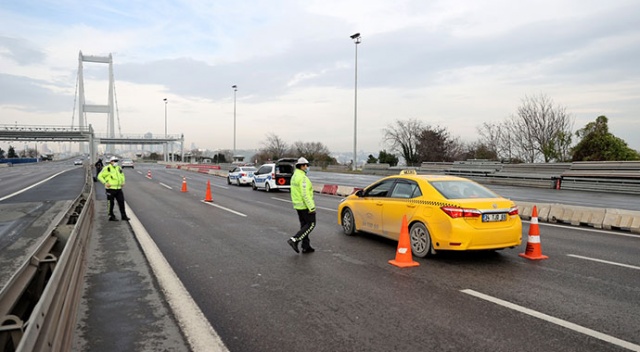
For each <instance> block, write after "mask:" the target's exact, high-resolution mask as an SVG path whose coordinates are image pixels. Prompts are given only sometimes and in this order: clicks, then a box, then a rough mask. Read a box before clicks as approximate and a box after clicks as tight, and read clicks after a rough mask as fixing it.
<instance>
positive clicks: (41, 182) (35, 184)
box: [0, 169, 71, 202]
mask: <svg viewBox="0 0 640 352" xmlns="http://www.w3.org/2000/svg"><path fill="white" fill-rule="evenodd" d="M69 170H71V169H67V170H62V171H60V172H58V173H57V174H54V175H53V176H51V177H49V178H45V179H44V180H42V181H40V182H37V183H34V184H32V185H31V186H29V187H26V188H23V189H21V190H19V191H16V192H13V193H11V194H10V195H8V196H4V197H2V198H0V202H2V201H3V200H5V199H9V198H11V197H14V196H17V195H18V194H20V193H22V192H26V191H28V190H30V189H32V188H33V187H36V186H39V185H41V184H43V183H45V182H47V181H49V180H51V179H52V178H54V177H56V176H58V175H60V174H63V173H65V172H67V171H69Z"/></svg>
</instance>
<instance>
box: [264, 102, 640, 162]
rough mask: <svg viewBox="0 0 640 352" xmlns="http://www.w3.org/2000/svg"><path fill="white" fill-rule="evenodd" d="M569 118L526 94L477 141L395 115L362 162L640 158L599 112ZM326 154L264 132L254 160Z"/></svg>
mask: <svg viewBox="0 0 640 352" xmlns="http://www.w3.org/2000/svg"><path fill="white" fill-rule="evenodd" d="M574 121H575V118H574V117H573V116H572V115H571V114H569V113H568V112H567V108H566V107H564V106H562V105H559V104H555V103H554V102H553V100H552V99H551V98H549V97H548V96H547V95H545V94H540V95H535V96H526V97H525V98H523V99H522V103H521V105H520V106H519V107H518V109H517V111H516V112H515V113H514V114H513V115H511V116H510V117H508V118H506V119H504V120H503V121H499V122H484V123H482V124H481V125H480V126H478V127H476V130H477V132H478V138H477V140H476V141H473V142H470V143H464V142H462V141H461V140H460V138H459V137H457V136H454V135H453V134H452V133H451V132H450V131H449V130H448V129H447V128H445V127H441V126H437V125H436V126H433V125H430V124H428V123H426V122H424V121H423V120H419V119H415V118H413V119H407V120H396V121H395V122H394V123H391V124H389V125H387V127H386V128H384V130H383V144H384V145H385V146H386V147H387V148H386V149H383V150H380V151H379V153H378V155H377V156H374V155H373V154H370V155H369V157H368V159H367V160H366V162H367V163H385V164H390V165H391V166H395V165H397V164H398V163H399V159H400V158H402V159H404V161H405V163H406V164H407V165H409V166H419V165H420V164H421V163H422V162H453V161H463V160H470V159H481V160H491V161H499V162H505V163H524V162H527V163H535V162H545V163H549V162H571V161H614V160H615V161H622V160H640V153H639V152H638V151H636V150H633V149H632V148H630V147H629V146H628V145H627V143H626V142H625V141H624V140H622V139H620V138H618V137H616V136H614V135H613V134H612V133H611V132H609V127H608V121H609V120H608V118H607V117H606V116H604V115H603V116H598V117H597V118H596V119H595V121H593V122H589V123H587V124H586V125H585V126H584V127H583V128H580V129H578V130H577V131H575V132H574V131H573V128H574V127H573V125H574ZM574 137H575V141H576V143H575V144H574ZM330 154H331V153H330V151H329V149H328V148H327V147H326V146H325V145H324V144H322V143H321V142H302V141H298V142H294V143H293V144H288V143H286V142H285V141H284V140H282V138H280V137H279V136H277V135H275V134H274V133H268V134H267V136H266V140H265V141H264V142H263V148H261V149H259V151H258V153H257V154H256V155H255V156H254V157H253V159H255V160H256V161H257V162H258V163H264V162H268V161H273V160H277V159H279V158H282V157H298V156H300V155H303V156H305V158H307V159H308V160H309V161H310V162H311V163H312V164H315V165H317V166H323V167H324V166H326V165H332V164H337V161H336V159H335V158H333V157H331V155H330ZM252 161H253V160H252Z"/></svg>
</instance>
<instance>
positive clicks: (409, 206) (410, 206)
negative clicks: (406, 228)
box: [407, 203, 416, 208]
mask: <svg viewBox="0 0 640 352" xmlns="http://www.w3.org/2000/svg"><path fill="white" fill-rule="evenodd" d="M415 207H416V205H415V204H413V203H408V204H407V208H415Z"/></svg>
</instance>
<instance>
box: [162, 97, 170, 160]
mask: <svg viewBox="0 0 640 352" xmlns="http://www.w3.org/2000/svg"><path fill="white" fill-rule="evenodd" d="M163 100H164V139H167V103H168V101H167V98H164V99H163ZM168 150H169V148H168V145H167V142H164V161H169V159H168V157H167V151H168Z"/></svg>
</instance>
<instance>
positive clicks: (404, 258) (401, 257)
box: [389, 215, 420, 268]
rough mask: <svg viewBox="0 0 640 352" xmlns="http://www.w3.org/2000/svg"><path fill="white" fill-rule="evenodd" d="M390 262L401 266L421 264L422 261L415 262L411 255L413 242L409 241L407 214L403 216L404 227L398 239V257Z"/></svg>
mask: <svg viewBox="0 0 640 352" xmlns="http://www.w3.org/2000/svg"><path fill="white" fill-rule="evenodd" d="M389 264H393V265H395V266H398V267H400V268H407V267H411V266H418V265H420V263H418V262H414V261H413V258H412V257H411V242H410V241H409V226H408V225H407V216H406V215H404V216H402V228H401V229H400V238H399V239H398V250H397V251H396V259H393V260H390V261H389Z"/></svg>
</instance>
